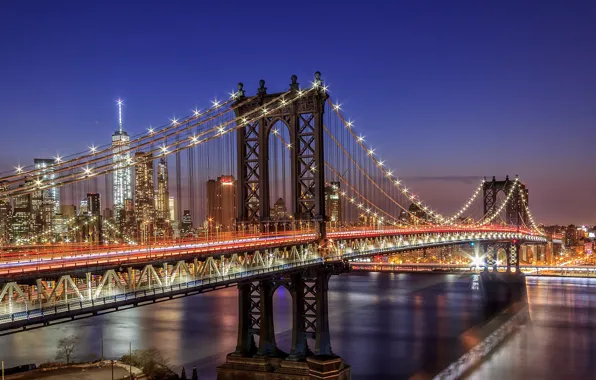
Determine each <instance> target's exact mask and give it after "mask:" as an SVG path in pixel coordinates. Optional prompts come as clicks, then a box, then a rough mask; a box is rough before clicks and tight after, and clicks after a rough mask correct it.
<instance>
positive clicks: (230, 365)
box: [217, 355, 351, 380]
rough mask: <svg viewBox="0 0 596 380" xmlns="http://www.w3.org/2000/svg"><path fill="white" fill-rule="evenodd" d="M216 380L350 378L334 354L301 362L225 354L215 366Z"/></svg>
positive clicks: (331, 379)
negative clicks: (223, 358) (221, 361)
mask: <svg viewBox="0 0 596 380" xmlns="http://www.w3.org/2000/svg"><path fill="white" fill-rule="evenodd" d="M217 379H218V380H321V379H325V380H350V379H351V374H350V366H349V365H347V364H346V363H344V361H343V359H342V358H340V357H338V356H311V357H308V358H306V360H304V361H294V360H282V359H279V358H247V357H238V356H233V355H228V357H227V358H226V362H225V363H224V364H222V365H221V366H219V367H218V368H217Z"/></svg>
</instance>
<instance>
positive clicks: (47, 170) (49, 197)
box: [33, 158, 60, 214]
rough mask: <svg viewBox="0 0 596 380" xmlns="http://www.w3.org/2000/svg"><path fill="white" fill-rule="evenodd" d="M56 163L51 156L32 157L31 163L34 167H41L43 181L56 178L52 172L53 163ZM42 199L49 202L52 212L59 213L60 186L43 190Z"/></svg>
mask: <svg viewBox="0 0 596 380" xmlns="http://www.w3.org/2000/svg"><path fill="white" fill-rule="evenodd" d="M55 163H56V161H55V159H53V158H34V159H33V164H34V165H35V169H41V170H40V172H41V179H42V180H43V181H44V182H47V181H53V180H54V179H55V178H56V174H54V167H53V166H54V164H55ZM42 197H43V201H44V202H45V203H51V208H52V210H51V211H52V213H53V214H59V213H60V188H59V187H50V188H48V189H46V190H44V191H43V194H42Z"/></svg>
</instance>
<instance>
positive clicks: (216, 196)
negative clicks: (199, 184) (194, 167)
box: [207, 176, 237, 230]
mask: <svg viewBox="0 0 596 380" xmlns="http://www.w3.org/2000/svg"><path fill="white" fill-rule="evenodd" d="M234 183H235V180H234V177H233V176H221V177H218V178H217V180H213V179H210V180H209V181H207V218H208V219H210V221H211V223H213V226H215V227H217V226H220V227H222V228H223V229H224V230H225V229H231V228H233V226H234V221H235V220H236V217H237V213H236V186H234Z"/></svg>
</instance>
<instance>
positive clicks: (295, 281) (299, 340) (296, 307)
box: [288, 273, 311, 361]
mask: <svg viewBox="0 0 596 380" xmlns="http://www.w3.org/2000/svg"><path fill="white" fill-rule="evenodd" d="M304 290H305V284H304V277H303V276H302V273H295V274H293V275H292V309H293V316H292V347H291V349H290V356H288V360H295V361H298V360H304V359H305V358H306V357H307V356H309V355H310V354H311V352H310V350H309V349H308V342H307V337H308V334H307V332H306V331H305V324H306V317H305V315H304V314H305V313H306V307H305V296H304Z"/></svg>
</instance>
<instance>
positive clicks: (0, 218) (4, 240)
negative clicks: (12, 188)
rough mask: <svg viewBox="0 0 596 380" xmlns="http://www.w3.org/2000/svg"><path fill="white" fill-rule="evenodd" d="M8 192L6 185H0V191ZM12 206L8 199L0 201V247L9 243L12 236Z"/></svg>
mask: <svg viewBox="0 0 596 380" xmlns="http://www.w3.org/2000/svg"><path fill="white" fill-rule="evenodd" d="M3 190H8V186H7V185H6V183H0V191H3ZM11 218H12V206H11V204H10V201H9V200H8V199H0V246H2V245H6V244H9V243H10V238H11V235H12V226H11Z"/></svg>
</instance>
